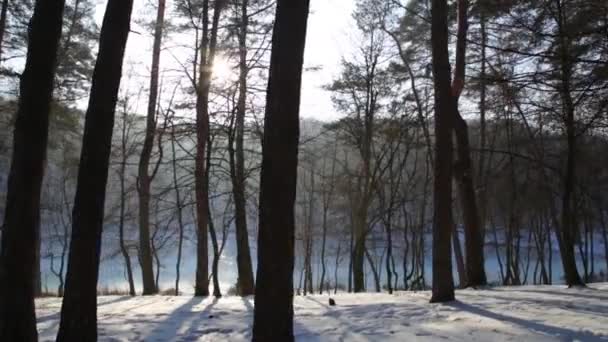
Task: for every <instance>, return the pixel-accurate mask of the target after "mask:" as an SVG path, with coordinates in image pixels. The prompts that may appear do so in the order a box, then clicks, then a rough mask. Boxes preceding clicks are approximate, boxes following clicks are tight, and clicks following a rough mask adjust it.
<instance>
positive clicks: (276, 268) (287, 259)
mask: <svg viewBox="0 0 608 342" xmlns="http://www.w3.org/2000/svg"><path fill="white" fill-rule="evenodd" d="M308 9H309V1H308V0H278V1H277V10H276V17H275V23H274V32H273V37H272V53H271V59H270V77H269V81H268V93H267V98H266V115H265V119H264V140H263V147H262V149H263V152H262V171H261V185H260V228H259V236H258V268H257V281H256V289H255V293H256V298H255V310H254V318H253V341H285V342H287V341H293V340H294V335H293V267H294V231H295V218H294V204H295V198H296V184H297V172H298V143H299V136H300V127H299V126H300V122H299V117H300V114H299V110H300V88H301V83H302V66H303V62H304V45H305V41H306V21H307V19H308Z"/></svg>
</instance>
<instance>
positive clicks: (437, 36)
mask: <svg viewBox="0 0 608 342" xmlns="http://www.w3.org/2000/svg"><path fill="white" fill-rule="evenodd" d="M447 15H448V6H447V1H446V0H433V2H432V9H431V16H432V24H431V42H432V50H433V83H434V86H435V135H436V138H435V185H434V189H433V196H434V205H433V211H434V216H433V289H432V297H431V302H447V301H452V300H454V279H453V276H452V246H451V237H452V235H451V234H452V230H453V220H452V167H453V165H452V160H453V159H452V150H453V143H452V125H453V120H454V117H455V115H456V113H455V112H454V106H453V98H452V95H451V86H450V73H451V71H450V61H449V53H448V23H447V21H448V20H447Z"/></svg>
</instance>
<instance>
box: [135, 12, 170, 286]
mask: <svg viewBox="0 0 608 342" xmlns="http://www.w3.org/2000/svg"><path fill="white" fill-rule="evenodd" d="M164 26H165V0H158V8H157V14H156V25H155V29H154V45H153V47H152V71H151V72H150V96H149V97H148V112H147V117H146V136H145V138H144V145H143V147H142V150H141V157H140V159H139V169H138V178H137V180H138V182H137V183H138V184H137V193H138V195H139V254H140V255H139V260H140V264H141V273H142V284H143V292H142V294H143V295H144V296H145V295H152V294H155V293H157V292H158V289H157V288H156V286H155V285H154V268H153V266H152V254H151V251H150V186H151V183H152V178H153V177H154V175H150V173H149V170H148V168H149V166H150V157H151V155H152V147H153V146H154V135H155V131H156V105H157V102H158V78H159V69H160V49H161V43H162V39H163V29H164Z"/></svg>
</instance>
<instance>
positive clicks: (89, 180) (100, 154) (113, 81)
mask: <svg viewBox="0 0 608 342" xmlns="http://www.w3.org/2000/svg"><path fill="white" fill-rule="evenodd" d="M132 8H133V1H132V0H109V1H108V5H107V8H106V13H105V16H104V19H103V25H102V27H101V35H100V39H99V53H98V56H97V63H96V65H95V70H94V72H93V84H92V87H91V95H90V97H89V107H88V109H87V113H86V117H85V118H86V121H85V128H84V136H83V142H82V151H81V157H80V167H79V169H78V183H77V186H76V197H75V200H74V209H73V220H72V221H73V226H72V241H71V244H70V256H69V259H68V271H67V276H66V286H65V296H64V297H63V305H62V308H61V322H60V324H59V332H58V335H57V341H58V342H66V341H96V340H97V277H98V272H99V256H100V253H101V232H102V227H103V218H104V201H105V194H106V183H107V179H108V167H109V159H110V150H111V146H112V130H113V126H114V113H115V109H116V99H117V95H118V88H119V86H120V78H121V74H122V64H123V57H124V52H125V46H126V43H127V37H128V35H129V28H130V22H131V11H132Z"/></svg>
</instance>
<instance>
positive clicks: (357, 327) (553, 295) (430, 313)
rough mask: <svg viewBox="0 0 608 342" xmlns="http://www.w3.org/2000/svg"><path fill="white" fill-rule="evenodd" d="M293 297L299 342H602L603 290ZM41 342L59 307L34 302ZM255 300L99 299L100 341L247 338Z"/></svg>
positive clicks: (50, 336)
mask: <svg viewBox="0 0 608 342" xmlns="http://www.w3.org/2000/svg"><path fill="white" fill-rule="evenodd" d="M429 297H430V293H429V292H417V293H409V292H408V293H406V292H400V293H397V294H395V295H388V294H358V295H354V294H338V295H337V296H333V298H335V300H336V302H337V306H334V307H330V306H328V296H327V295H323V296H308V297H296V299H295V303H294V305H295V315H296V319H295V331H296V340H298V341H608V284H601V285H593V286H591V287H590V288H588V289H566V288H565V287H563V286H524V287H511V288H492V289H487V290H480V291H475V290H463V291H458V292H457V298H458V301H456V302H454V303H451V304H429V303H428V300H429ZM36 305H37V314H38V330H39V334H40V340H41V341H53V340H54V338H55V334H56V331H57V326H58V323H59V322H58V319H59V314H58V312H59V308H60V305H61V302H60V300H59V299H56V298H45V299H40V300H38V301H37V302H36ZM252 315H253V299H252V298H248V299H242V298H239V297H224V298H221V299H219V300H216V299H214V298H207V299H201V298H192V297H186V296H182V297H164V296H155V297H145V298H144V297H136V298H130V297H100V298H99V309H98V316H99V339H100V341H150V342H154V341H159V342H160V341H248V340H250V337H251V322H252Z"/></svg>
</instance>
